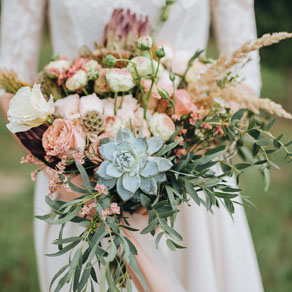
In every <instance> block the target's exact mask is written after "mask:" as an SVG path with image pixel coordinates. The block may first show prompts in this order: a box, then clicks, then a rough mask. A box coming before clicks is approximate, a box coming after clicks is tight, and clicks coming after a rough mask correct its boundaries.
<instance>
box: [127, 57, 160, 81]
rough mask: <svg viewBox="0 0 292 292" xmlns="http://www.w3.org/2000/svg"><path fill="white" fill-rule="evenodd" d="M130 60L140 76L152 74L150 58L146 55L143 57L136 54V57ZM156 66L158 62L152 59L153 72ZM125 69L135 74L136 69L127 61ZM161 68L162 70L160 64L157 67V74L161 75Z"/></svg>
mask: <svg viewBox="0 0 292 292" xmlns="http://www.w3.org/2000/svg"><path fill="white" fill-rule="evenodd" d="M131 62H133V63H134V64H136V68H137V72H138V74H139V76H140V77H145V76H148V75H151V74H152V64H151V60H150V59H149V58H146V57H143V56H138V57H135V58H133V59H131ZM157 66H158V62H157V61H155V60H153V67H154V72H155V71H156V69H157ZM127 69H128V70H129V71H130V72H131V73H132V74H133V75H134V76H136V70H135V68H134V65H133V64H131V63H129V65H128V67H127ZM163 70H164V69H163V66H162V65H160V66H159V69H158V76H160V75H161V73H162V72H163Z"/></svg>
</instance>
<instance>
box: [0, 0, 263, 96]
mask: <svg viewBox="0 0 292 292" xmlns="http://www.w3.org/2000/svg"><path fill="white" fill-rule="evenodd" d="M210 2H211V3H210ZM210 2H209V1H208V0H177V1H176V2H175V4H173V5H172V6H171V10H170V16H169V19H168V21H167V22H166V23H165V24H164V25H163V26H162V28H161V30H160V31H159V32H158V34H157V39H159V40H162V41H167V42H169V43H171V44H172V45H174V46H175V47H176V48H178V49H188V50H192V51H195V50H196V49H201V48H205V47H206V45H207V40H208V36H209V24H210V20H211V19H212V22H213V24H214V28H215V34H216V39H217V44H218V47H219V49H220V51H226V52H230V51H232V50H234V49H236V48H237V47H239V45H241V44H242V43H243V42H244V41H247V40H251V39H254V38H255V37H256V27H255V19H254V10H253V0H232V1H230V0H211V1H210ZM164 4H165V0H151V1H150V0H149V1H145V0H107V1H99V0H83V1H80V0H2V19H1V22H2V23H1V67H2V68H11V69H14V70H15V71H17V72H18V73H19V75H20V76H21V78H24V79H26V80H32V79H33V78H34V77H35V74H36V67H37V60H38V53H39V47H40V40H41V33H42V26H43V22H44V19H45V14H46V11H48V15H49V23H50V31H51V37H52V43H53V48H54V51H55V52H56V53H60V54H64V55H67V56H69V57H74V55H75V54H76V52H77V49H78V48H79V47H80V46H81V45H84V44H86V45H87V46H89V47H92V46H93V42H94V41H95V40H97V41H98V40H100V39H101V37H102V34H103V28H104V25H105V24H106V23H107V22H108V20H109V18H110V16H111V13H112V11H113V9H114V8H118V7H122V8H130V9H131V10H132V11H134V12H136V13H138V14H144V15H149V17H150V21H151V23H155V21H156V20H157V18H158V16H159V12H160V8H161V7H162V6H163V5H164ZM211 10H212V13H210V11H211ZM244 75H245V76H246V81H245V83H247V84H248V85H249V86H250V87H252V88H253V89H254V90H255V91H256V92H259V89H260V74H259V58H258V55H257V53H255V54H253V61H252V62H250V63H249V64H248V65H247V66H246V68H245V69H244Z"/></svg>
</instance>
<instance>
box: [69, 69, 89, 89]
mask: <svg viewBox="0 0 292 292" xmlns="http://www.w3.org/2000/svg"><path fill="white" fill-rule="evenodd" d="M87 81H88V79H87V74H86V72H85V71H83V70H78V71H77V72H76V73H75V74H74V75H73V76H71V77H70V78H68V79H67V81H66V84H65V85H66V87H67V88H68V89H69V90H70V91H75V90H77V89H79V88H82V87H84V86H86V85H87Z"/></svg>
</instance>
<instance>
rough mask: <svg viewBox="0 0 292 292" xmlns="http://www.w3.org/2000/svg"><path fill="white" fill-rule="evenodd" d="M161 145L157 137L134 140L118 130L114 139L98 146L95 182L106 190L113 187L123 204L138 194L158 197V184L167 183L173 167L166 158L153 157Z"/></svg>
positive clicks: (132, 135)
mask: <svg viewBox="0 0 292 292" xmlns="http://www.w3.org/2000/svg"><path fill="white" fill-rule="evenodd" d="M162 146H163V141H162V139H161V138H160V137H152V138H150V139H146V138H142V137H135V136H134V134H133V133H132V132H131V131H130V130H129V129H126V128H121V129H120V130H119V131H118V133H117V135H116V137H115V139H114V140H111V141H109V142H108V143H105V144H103V145H101V146H100V147H99V152H100V154H101V155H102V157H103V158H104V161H103V162H102V163H101V165H100V166H99V168H98V171H97V176H98V183H99V184H103V185H105V186H106V187H107V188H108V189H112V188H113V187H115V186H116V189H117V192H118V194H119V196H120V197H121V198H122V200H124V201H127V200H129V199H131V198H132V197H133V196H134V194H135V193H136V194H137V192H139V191H140V192H143V193H145V194H147V195H155V194H157V189H158V186H157V184H158V183H160V182H163V181H165V180H166V175H165V172H166V171H167V170H169V169H170V168H171V167H172V166H173V164H172V163H171V161H169V160H168V159H166V158H163V157H155V156H154V154H155V153H157V152H158V151H159V150H160V149H161V147H162Z"/></svg>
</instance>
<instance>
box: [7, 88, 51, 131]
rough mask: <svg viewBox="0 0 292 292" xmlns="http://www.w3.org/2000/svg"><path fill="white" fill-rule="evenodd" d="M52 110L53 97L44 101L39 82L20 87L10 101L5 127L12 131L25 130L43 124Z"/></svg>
mask: <svg viewBox="0 0 292 292" xmlns="http://www.w3.org/2000/svg"><path fill="white" fill-rule="evenodd" d="M54 111H55V107H54V101H53V97H52V96H51V97H50V100H49V101H46V99H45V98H44V96H43V94H42V92H41V87H40V84H35V85H34V86H33V88H30V87H29V86H25V87H22V88H20V89H19V90H18V91H17V92H16V94H15V95H14V96H13V97H12V99H11V101H10V104H9V109H8V113H7V115H8V121H9V124H7V128H8V129H9V131H11V132H12V133H18V132H24V131H27V130H29V129H31V128H33V127H38V126H40V125H41V124H43V123H44V122H45V121H46V120H47V118H48V116H49V115H52V114H53V113H54Z"/></svg>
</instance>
